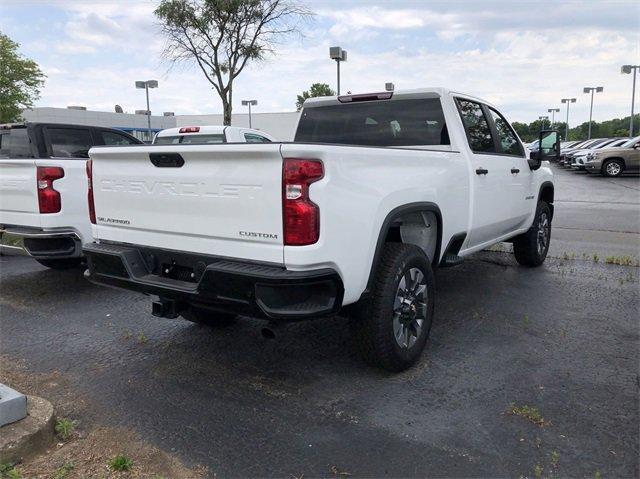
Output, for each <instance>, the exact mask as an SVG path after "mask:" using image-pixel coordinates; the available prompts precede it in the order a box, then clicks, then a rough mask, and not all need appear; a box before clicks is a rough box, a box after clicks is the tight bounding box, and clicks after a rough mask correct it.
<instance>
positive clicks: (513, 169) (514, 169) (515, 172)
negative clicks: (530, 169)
mask: <svg viewBox="0 0 640 479" xmlns="http://www.w3.org/2000/svg"><path fill="white" fill-rule="evenodd" d="M511 173H513V174H514V175H517V174H518V173H520V170H519V169H518V168H511Z"/></svg>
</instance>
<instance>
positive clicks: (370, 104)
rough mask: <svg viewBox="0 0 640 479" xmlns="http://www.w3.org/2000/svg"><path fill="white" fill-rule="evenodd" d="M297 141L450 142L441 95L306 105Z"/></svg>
mask: <svg viewBox="0 0 640 479" xmlns="http://www.w3.org/2000/svg"><path fill="white" fill-rule="evenodd" d="M295 141H297V142H307V143H338V144H343V145H370V146H415V145H449V144H450V142H449V134H448V132H447V125H446V123H445V120H444V114H443V113H442V105H441V104H440V99H439V98H423V99H419V100H415V99H411V100H382V101H364V102H357V103H344V104H340V105H328V106H317V107H311V108H305V109H304V110H303V111H302V116H301V117H300V123H299V124H298V130H297V132H296V137H295Z"/></svg>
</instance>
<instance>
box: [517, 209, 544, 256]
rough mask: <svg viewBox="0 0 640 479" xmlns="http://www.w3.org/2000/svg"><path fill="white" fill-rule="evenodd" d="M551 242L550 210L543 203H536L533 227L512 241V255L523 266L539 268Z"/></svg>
mask: <svg viewBox="0 0 640 479" xmlns="http://www.w3.org/2000/svg"><path fill="white" fill-rule="evenodd" d="M550 241H551V209H550V208H549V205H548V204H547V203H545V202H544V201H539V202H538V207H537V208H536V216H535V218H534V220H533V225H531V228H529V230H528V231H527V232H526V233H523V234H521V235H519V236H517V237H516V238H515V239H514V241H513V254H514V255H515V257H516V261H517V262H518V263H520V264H521V265H523V266H540V265H541V264H542V263H544V260H545V258H546V257H547V253H548V252H549V243H550Z"/></svg>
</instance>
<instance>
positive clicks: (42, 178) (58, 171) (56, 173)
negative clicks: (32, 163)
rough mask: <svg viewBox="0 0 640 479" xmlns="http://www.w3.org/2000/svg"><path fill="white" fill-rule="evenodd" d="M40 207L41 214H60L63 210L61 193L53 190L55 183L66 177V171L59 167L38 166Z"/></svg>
mask: <svg viewBox="0 0 640 479" xmlns="http://www.w3.org/2000/svg"><path fill="white" fill-rule="evenodd" d="M36 174H37V178H38V205H39V207H40V213H58V212H60V210H61V209H62V201H61V199H60V192H58V191H56V190H55V189H54V188H53V182H54V181H56V180H59V179H60V178H62V177H64V170H63V169H62V168H59V167H57V166H38V167H37V173H36Z"/></svg>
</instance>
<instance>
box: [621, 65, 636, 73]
mask: <svg viewBox="0 0 640 479" xmlns="http://www.w3.org/2000/svg"><path fill="white" fill-rule="evenodd" d="M631 70H633V65H622V68H621V69H620V73H631Z"/></svg>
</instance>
